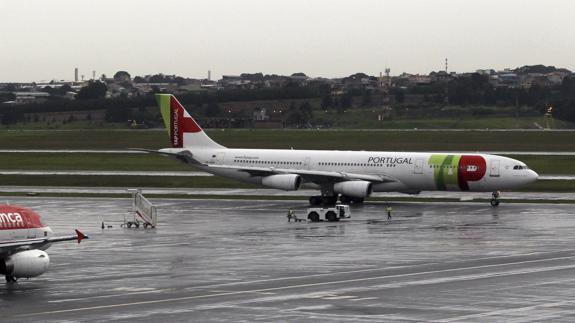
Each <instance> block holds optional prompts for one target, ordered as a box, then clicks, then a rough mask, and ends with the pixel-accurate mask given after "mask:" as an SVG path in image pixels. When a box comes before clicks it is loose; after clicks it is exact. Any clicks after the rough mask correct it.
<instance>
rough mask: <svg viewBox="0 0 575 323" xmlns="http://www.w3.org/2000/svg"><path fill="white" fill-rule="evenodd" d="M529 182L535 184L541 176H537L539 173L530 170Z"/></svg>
mask: <svg viewBox="0 0 575 323" xmlns="http://www.w3.org/2000/svg"><path fill="white" fill-rule="evenodd" d="M528 176H529V180H530V181H531V182H535V181H536V180H537V179H538V178H539V174H537V172H535V171H534V170H532V169H530V170H529V175H528Z"/></svg>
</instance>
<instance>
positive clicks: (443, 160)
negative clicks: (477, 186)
mask: <svg viewBox="0 0 575 323" xmlns="http://www.w3.org/2000/svg"><path fill="white" fill-rule="evenodd" d="M460 159H461V156H460V155H444V154H436V155H431V157H429V165H431V166H432V167H433V179H434V180H435V186H436V188H437V189H438V190H443V191H445V190H447V189H448V188H449V187H454V188H457V187H459V182H458V179H457V172H458V166H459V160H460Z"/></svg>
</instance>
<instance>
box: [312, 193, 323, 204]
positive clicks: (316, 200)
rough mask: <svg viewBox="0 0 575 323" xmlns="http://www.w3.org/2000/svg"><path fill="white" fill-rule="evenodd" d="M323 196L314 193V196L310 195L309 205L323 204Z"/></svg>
mask: <svg viewBox="0 0 575 323" xmlns="http://www.w3.org/2000/svg"><path fill="white" fill-rule="evenodd" d="M321 200H322V199H321V196H320V195H314V196H310V198H309V205H320V204H321Z"/></svg>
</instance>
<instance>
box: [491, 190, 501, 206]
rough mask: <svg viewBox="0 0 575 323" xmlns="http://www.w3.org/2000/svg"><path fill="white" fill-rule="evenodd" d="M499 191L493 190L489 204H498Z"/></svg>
mask: <svg viewBox="0 0 575 323" xmlns="http://www.w3.org/2000/svg"><path fill="white" fill-rule="evenodd" d="M500 195H501V192H499V191H495V192H493V193H491V206H498V205H499V196H500Z"/></svg>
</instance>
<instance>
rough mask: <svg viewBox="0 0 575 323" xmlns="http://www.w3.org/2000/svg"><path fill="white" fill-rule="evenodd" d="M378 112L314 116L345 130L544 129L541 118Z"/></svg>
mask: <svg viewBox="0 0 575 323" xmlns="http://www.w3.org/2000/svg"><path fill="white" fill-rule="evenodd" d="M382 113H383V112H382V110H381V109H379V110H377V109H376V110H372V109H361V110H350V111H347V112H345V113H344V114H343V115H341V114H337V113H336V112H333V111H328V112H323V111H321V112H315V114H314V116H315V117H316V118H317V119H320V120H325V121H328V122H329V123H330V124H332V125H333V126H334V127H336V128H347V129H350V128H351V129H539V127H538V126H537V125H539V126H544V125H545V120H544V119H543V117H519V118H513V117H501V116H490V117H473V116H465V117H453V118H433V119H424V118H420V119H413V118H394V119H386V120H382V121H380V120H378V115H381V114H382ZM574 127H575V125H574V124H572V123H569V122H565V121H561V120H554V121H553V128H554V129H569V128H571V129H573V128H574Z"/></svg>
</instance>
